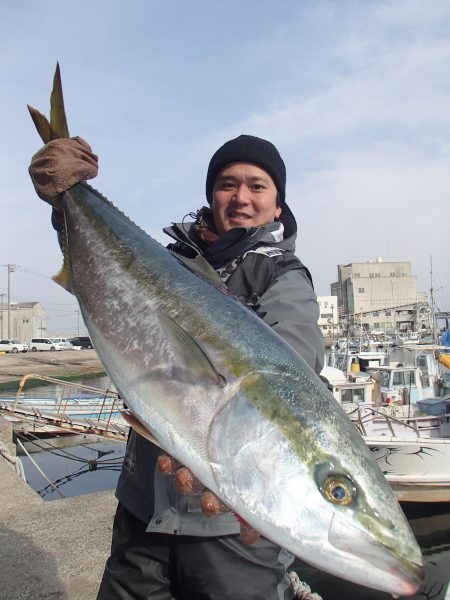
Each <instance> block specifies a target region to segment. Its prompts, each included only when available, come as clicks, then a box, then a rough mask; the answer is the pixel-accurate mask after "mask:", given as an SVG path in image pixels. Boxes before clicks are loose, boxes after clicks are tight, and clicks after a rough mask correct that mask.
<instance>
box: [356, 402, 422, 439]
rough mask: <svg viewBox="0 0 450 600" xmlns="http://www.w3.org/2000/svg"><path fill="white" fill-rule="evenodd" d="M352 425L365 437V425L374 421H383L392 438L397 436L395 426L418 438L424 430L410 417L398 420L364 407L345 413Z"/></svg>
mask: <svg viewBox="0 0 450 600" xmlns="http://www.w3.org/2000/svg"><path fill="white" fill-rule="evenodd" d="M347 414H348V416H349V417H350V419H351V420H352V422H353V423H354V425H356V427H357V428H358V429H359V431H360V432H361V434H362V435H365V436H367V434H368V432H367V429H366V424H367V423H373V422H374V420H375V419H377V418H378V419H379V420H380V421H384V422H385V423H386V425H387V427H388V429H389V431H390V433H391V435H392V436H393V437H395V436H397V433H396V431H395V429H394V425H395V424H397V425H399V426H401V427H402V428H406V429H410V430H411V431H412V432H413V433H414V434H415V435H416V436H417V437H420V434H421V431H424V429H425V428H420V429H419V427H418V426H417V425H416V423H417V419H414V418H412V417H405V418H403V419H398V418H396V417H394V416H392V415H388V414H386V413H385V412H382V411H379V410H377V409H375V408H369V407H367V406H364V407H362V408H360V407H356V408H355V409H354V410H353V411H351V412H349V413H347ZM427 429H431V428H427Z"/></svg>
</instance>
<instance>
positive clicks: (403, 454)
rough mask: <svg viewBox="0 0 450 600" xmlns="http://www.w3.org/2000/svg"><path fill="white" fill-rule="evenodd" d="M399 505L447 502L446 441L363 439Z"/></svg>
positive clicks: (449, 466)
mask: <svg viewBox="0 0 450 600" xmlns="http://www.w3.org/2000/svg"><path fill="white" fill-rule="evenodd" d="M364 439H365V441H366V443H367V445H368V446H369V448H370V449H371V451H372V453H373V455H374V456H375V458H376V460H377V462H378V465H379V466H380V468H381V470H382V471H383V474H384V476H385V477H386V479H387V481H388V482H389V484H390V486H391V487H392V489H393V491H394V493H395V495H396V497H397V499H398V500H401V501H403V502H450V439H442V438H425V437H416V438H411V437H408V438H407V437H399V436H372V437H371V436H365V437H364Z"/></svg>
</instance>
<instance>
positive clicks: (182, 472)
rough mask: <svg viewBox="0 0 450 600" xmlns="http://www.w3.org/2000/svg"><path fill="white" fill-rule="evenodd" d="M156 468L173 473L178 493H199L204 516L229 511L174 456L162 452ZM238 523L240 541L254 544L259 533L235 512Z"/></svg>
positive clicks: (169, 473)
mask: <svg viewBox="0 0 450 600" xmlns="http://www.w3.org/2000/svg"><path fill="white" fill-rule="evenodd" d="M158 469H159V471H160V472H161V473H163V474H164V475H175V489H176V491H177V492H178V493H179V494H184V495H186V496H193V495H196V494H201V495H202V499H201V507H202V511H203V514H204V515H205V516H206V517H214V516H216V515H219V514H221V513H225V512H231V509H230V508H228V506H225V504H223V502H222V501H221V500H220V499H219V498H218V497H217V496H216V495H215V494H213V492H211V490H208V489H207V488H205V486H204V485H203V484H202V483H200V481H199V480H198V479H197V478H196V477H195V475H194V474H193V473H192V471H190V470H189V469H188V468H187V467H183V466H182V465H181V464H180V463H179V462H178V461H177V460H176V459H175V458H173V457H172V456H170V455H169V454H166V453H164V452H162V453H161V454H160V456H159V458H158ZM235 517H236V518H237V520H238V521H239V523H240V526H241V532H240V538H241V542H243V543H244V544H254V543H255V542H256V540H257V539H258V538H259V533H258V532H257V531H255V530H254V529H253V527H251V526H250V525H249V524H248V523H247V522H246V521H244V520H243V519H241V518H240V517H239V516H238V515H236V514H235Z"/></svg>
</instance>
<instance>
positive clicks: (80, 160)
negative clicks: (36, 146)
mask: <svg viewBox="0 0 450 600" xmlns="http://www.w3.org/2000/svg"><path fill="white" fill-rule="evenodd" d="M28 172H29V173H30V177H31V180H32V182H33V185H34V188H35V190H36V193H37V195H38V196H39V198H42V200H45V201H46V202H48V203H49V204H51V205H52V206H53V208H55V209H56V210H61V199H62V196H61V195H62V193H63V192H65V191H66V190H68V189H69V188H71V187H72V186H73V185H75V184H76V183H78V182H79V181H84V180H85V179H93V178H94V177H96V175H97V173H98V157H97V155H96V154H94V153H93V152H92V150H91V147H90V146H89V144H88V143H87V142H85V141H84V140H83V139H82V138H80V137H74V138H60V139H57V140H53V141H51V142H49V143H48V144H45V146H44V147H43V148H41V149H40V150H39V151H38V152H37V153H36V154H35V155H34V156H33V158H32V159H31V164H30V166H29V169H28Z"/></svg>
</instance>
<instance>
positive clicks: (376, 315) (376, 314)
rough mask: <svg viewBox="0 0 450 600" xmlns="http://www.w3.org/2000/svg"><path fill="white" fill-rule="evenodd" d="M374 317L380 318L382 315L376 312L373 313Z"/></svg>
mask: <svg viewBox="0 0 450 600" xmlns="http://www.w3.org/2000/svg"><path fill="white" fill-rule="evenodd" d="M372 316H374V317H379V316H380V313H379V312H378V311H377V310H374V311H373V313H372Z"/></svg>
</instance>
